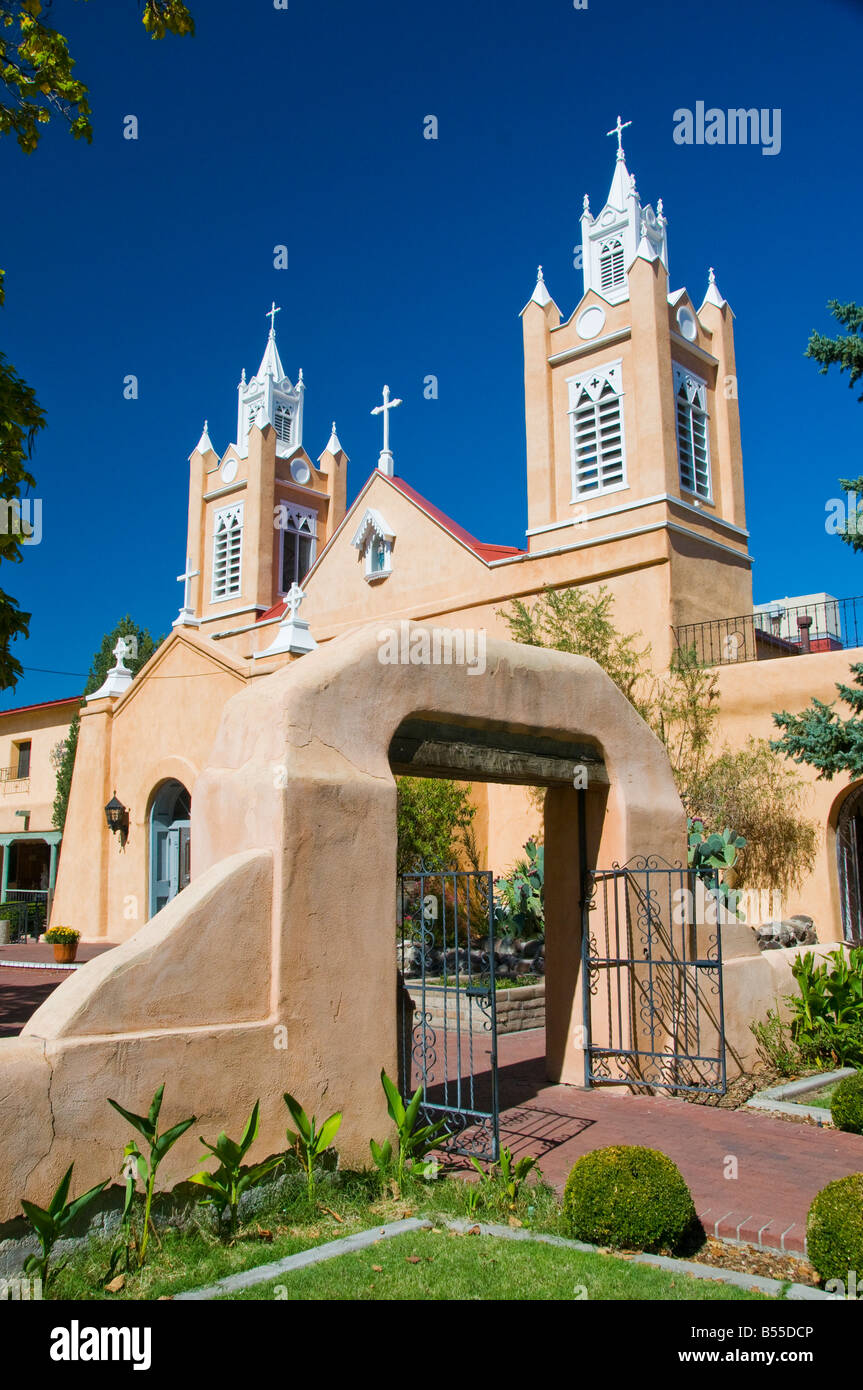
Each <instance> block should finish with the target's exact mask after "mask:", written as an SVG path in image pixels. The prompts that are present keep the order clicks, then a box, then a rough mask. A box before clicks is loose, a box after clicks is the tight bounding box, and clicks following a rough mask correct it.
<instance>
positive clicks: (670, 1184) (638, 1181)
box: [563, 1144, 696, 1250]
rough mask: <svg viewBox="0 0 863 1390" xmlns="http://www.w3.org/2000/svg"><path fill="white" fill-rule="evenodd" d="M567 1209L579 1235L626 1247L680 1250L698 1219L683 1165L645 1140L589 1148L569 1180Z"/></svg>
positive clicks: (565, 1193) (591, 1240) (564, 1197)
mask: <svg viewBox="0 0 863 1390" xmlns="http://www.w3.org/2000/svg"><path fill="white" fill-rule="evenodd" d="M563 1213H564V1217H565V1219H566V1221H567V1224H568V1226H569V1229H570V1230H571V1232H572V1234H573V1235H574V1236H575V1237H576V1239H577V1240H585V1241H590V1242H591V1243H593V1244H597V1245H610V1246H613V1247H614V1248H617V1249H623V1250H663V1249H668V1250H675V1249H677V1248H678V1247H679V1246H680V1245H681V1243H682V1242H683V1240H684V1239H685V1238H686V1236H687V1235H689V1234H690V1233H691V1231H692V1229H693V1228H694V1226H695V1222H696V1214H695V1206H694V1204H693V1201H692V1195H691V1193H690V1191H689V1188H688V1187H687V1186H686V1183H685V1182H684V1180H683V1177H682V1175H681V1173H680V1171H679V1169H678V1168H677V1167H676V1165H675V1164H674V1163H672V1161H671V1159H670V1158H668V1157H667V1156H666V1155H665V1154H663V1153H660V1152H659V1151H658V1150H657V1149H646V1148H643V1147H641V1146H640V1145H622V1144H615V1145H612V1146H611V1147H610V1148H606V1149H595V1150H594V1151H593V1153H587V1154H584V1155H583V1156H582V1157H581V1158H580V1159H579V1160H578V1162H577V1163H576V1164H575V1165H574V1167H573V1169H572V1171H571V1173H570V1175H569V1177H568V1178H567V1180H566V1187H565V1189H564V1196H563Z"/></svg>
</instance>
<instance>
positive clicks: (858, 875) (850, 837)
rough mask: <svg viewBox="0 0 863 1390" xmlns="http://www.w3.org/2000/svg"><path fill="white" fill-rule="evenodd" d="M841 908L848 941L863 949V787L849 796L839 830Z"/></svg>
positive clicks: (837, 836)
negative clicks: (862, 946)
mask: <svg viewBox="0 0 863 1390" xmlns="http://www.w3.org/2000/svg"><path fill="white" fill-rule="evenodd" d="M836 867H837V869H838V871H839V907H840V911H841V913H842V932H843V935H844V937H845V940H846V941H851V942H854V944H855V945H857V946H861V945H863V787H858V788H857V789H856V791H852V792H851V793H850V794H849V795H848V796H846V798H845V800H844V802H843V803H842V809H841V810H840V812H839V821H838V823H837V826H836Z"/></svg>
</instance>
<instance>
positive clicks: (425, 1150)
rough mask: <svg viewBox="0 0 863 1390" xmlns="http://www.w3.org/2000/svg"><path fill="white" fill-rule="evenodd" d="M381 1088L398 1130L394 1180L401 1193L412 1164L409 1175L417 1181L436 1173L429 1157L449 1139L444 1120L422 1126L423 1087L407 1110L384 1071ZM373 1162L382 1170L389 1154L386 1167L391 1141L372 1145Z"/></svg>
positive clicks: (390, 1152) (418, 1088)
mask: <svg viewBox="0 0 863 1390" xmlns="http://www.w3.org/2000/svg"><path fill="white" fill-rule="evenodd" d="M381 1085H382V1086H383V1088H384V1095H385V1096H386V1098H387V1111H388V1112H389V1117H390V1119H391V1120H392V1122H393V1124H394V1125H395V1127H396V1133H397V1134H398V1141H399V1148H398V1158H397V1160H396V1173H395V1180H396V1184H397V1186H398V1189H399V1191H400V1192H401V1189H402V1186H403V1184H404V1180H405V1169H406V1167H407V1165H408V1164H410V1171H411V1173H412V1174H413V1175H414V1176H415V1177H421V1178H429V1177H432V1176H433V1175H434V1173H435V1171H436V1169H435V1165H434V1164H432V1163H426V1162H425V1157H426V1154H429V1153H431V1151H432V1150H433V1149H437V1148H440V1146H441V1144H444V1143H446V1140H447V1138H448V1137H449V1136H448V1133H447V1128H446V1124H445V1123H444V1121H443V1120H438V1121H437V1123H436V1124H433V1125H419V1126H417V1120H418V1118H419V1110H420V1105H421V1103H422V1098H423V1088H422V1086H417V1089H416V1090H415V1092H414V1094H413V1096H412V1097H411V1100H410V1103H409V1104H408V1105H407V1106H405V1104H404V1102H403V1100H402V1098H401V1096H400V1095H399V1092H398V1087H397V1086H396V1084H395V1082H393V1081H391V1080H390V1078H389V1077H388V1076H387V1074H386V1072H385V1071H384V1070H381ZM370 1142H371V1151H372V1158H373V1159H374V1161H375V1163H376V1164H377V1166H378V1167H379V1168H382V1167H383V1164H382V1162H381V1158H382V1156H383V1154H384V1152H385V1151H387V1163H389V1161H390V1159H391V1157H392V1149H391V1146H390V1142H389V1140H386V1142H385V1143H384V1145H383V1146H382V1147H381V1146H379V1145H377V1144H376V1143H375V1141H374V1140H373V1139H372V1140H371V1141H370Z"/></svg>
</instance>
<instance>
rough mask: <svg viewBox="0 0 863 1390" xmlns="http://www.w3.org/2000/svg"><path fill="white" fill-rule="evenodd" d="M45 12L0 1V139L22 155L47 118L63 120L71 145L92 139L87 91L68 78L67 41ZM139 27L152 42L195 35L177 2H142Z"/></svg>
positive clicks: (36, 4) (22, 2) (38, 0)
mask: <svg viewBox="0 0 863 1390" xmlns="http://www.w3.org/2000/svg"><path fill="white" fill-rule="evenodd" d="M49 9H50V4H49V3H44V4H43V3H42V0H0V82H2V85H3V87H5V95H4V96H3V98H2V99H0V135H6V134H13V135H14V136H15V137H16V139H17V141H18V144H19V145H20V146H21V149H22V150H24V152H25V153H26V154H31V153H32V152H33V150H35V149H36V148H37V146H38V144H39V139H40V137H41V135H42V127H43V126H45V125H47V124H48V122H49V121H50V120H51V118H52V116H60V117H61V118H62V119H63V120H65V121H66V123H67V124H68V126H69V129H70V131H71V132H72V135H73V136H74V137H75V139H76V140H80V139H82V138H83V139H85V140H86V141H87V142H88V143H89V142H90V141H91V140H92V138H93V129H92V126H91V125H90V103H89V100H88V92H87V88H86V86H85V84H84V83H83V82H82V81H81V80H80V78H78V77H76V76H75V74H74V71H73V70H74V68H75V59H74V58H73V57H72V55H71V53H70V52H69V45H68V42H67V40H66V39H65V38H64V37H63V35H62V34H60V33H58V31H57V30H56V29H53V28H52V27H51V26H50V25H48V24H46V23H45V22H44V16H45V13H46V11H47V10H49ZM142 22H143V25H144V28H145V29H146V30H147V32H148V33H149V34H150V36H151V37H152V38H154V39H162V38H164V37H165V35H166V34H168V33H171V34H194V32H195V24H194V21H193V19H192V16H191V15H190V13H189V11H188V10H187V8H186V6H185V5H184V4H182V3H181V0H145V3H144V11H143V15H142Z"/></svg>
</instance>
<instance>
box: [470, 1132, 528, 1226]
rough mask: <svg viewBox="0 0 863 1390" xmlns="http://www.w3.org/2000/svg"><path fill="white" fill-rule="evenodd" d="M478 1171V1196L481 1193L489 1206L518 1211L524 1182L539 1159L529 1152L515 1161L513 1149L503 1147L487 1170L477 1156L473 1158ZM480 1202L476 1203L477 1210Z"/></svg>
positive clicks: (507, 1210) (472, 1161) (472, 1160)
mask: <svg viewBox="0 0 863 1390" xmlns="http://www.w3.org/2000/svg"><path fill="white" fill-rule="evenodd" d="M470 1161H471V1163H472V1164H473V1166H474V1168H475V1169H476V1171H477V1172H478V1173H479V1176H480V1188H479V1189H478V1192H477V1196H478V1197H479V1196H480V1194H481V1198H482V1199H484V1200H485V1201H486V1202H487V1203H488V1205H489V1206H497V1207H500V1208H502V1209H503V1210H504V1211H506V1212H513V1211H516V1210H517V1208H518V1198H519V1193H520V1192H521V1187H522V1183H523V1182H524V1180H525V1178H526V1177H527V1175H528V1173H530V1172H531V1170H532V1169H533V1168H535V1167H536V1165H537V1161H538V1160H537V1159H535V1158H532V1157H531V1156H530V1155H529V1154H524V1155H523V1156H522V1157H521V1158H518V1159H516V1160H515V1161H513V1156H512V1149H508V1148H503V1149H501V1152H500V1159H499V1160H498V1162H497V1163H493V1164H492V1165H491V1167H490V1168H489V1169H488V1171H487V1172H486V1170H485V1169H484V1168H483V1166H482V1164H481V1163H479V1162H478V1161H477V1159H475V1158H471V1160H470ZM477 1206H478V1202H475V1203H474V1209H475V1210H476V1208H477Z"/></svg>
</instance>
